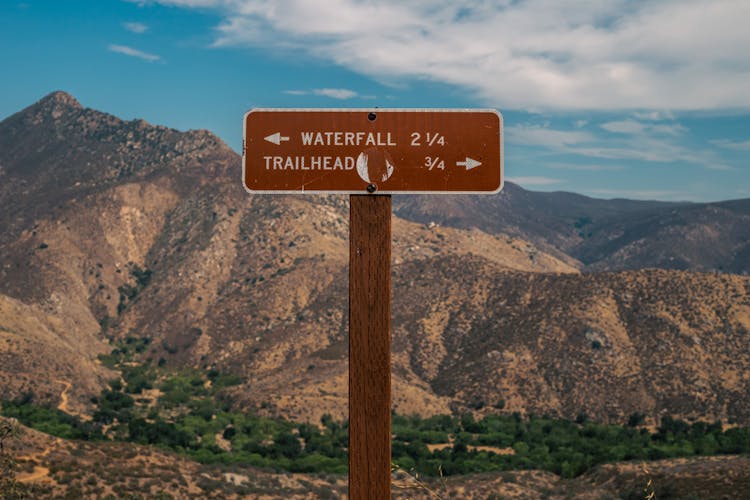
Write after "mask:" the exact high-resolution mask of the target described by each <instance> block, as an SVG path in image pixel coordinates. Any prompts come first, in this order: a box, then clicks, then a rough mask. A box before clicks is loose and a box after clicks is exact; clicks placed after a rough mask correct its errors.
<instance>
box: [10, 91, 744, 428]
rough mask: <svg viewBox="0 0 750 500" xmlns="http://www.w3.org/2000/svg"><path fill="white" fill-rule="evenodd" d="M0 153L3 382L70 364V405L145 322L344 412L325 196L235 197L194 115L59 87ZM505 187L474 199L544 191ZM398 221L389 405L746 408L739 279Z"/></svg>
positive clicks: (63, 371) (617, 412)
mask: <svg viewBox="0 0 750 500" xmlns="http://www.w3.org/2000/svg"><path fill="white" fill-rule="evenodd" d="M0 166H2V168H1V169H0V179H1V180H2V182H0V186H2V188H0V203H1V204H2V206H3V208H4V210H3V211H2V216H0V229H2V231H0V233H1V234H2V237H0V295H2V297H0V299H1V300H0V306H1V307H2V315H0V327H2V332H0V335H2V339H3V340H2V341H1V342H0V356H1V357H2V359H3V365H2V368H0V377H1V378H0V387H2V388H3V393H2V396H3V397H14V396H17V395H19V394H22V393H23V392H24V391H29V390H31V391H33V392H34V393H35V399H36V400H37V401H38V402H45V401H46V402H51V403H53V404H55V405H57V404H59V403H60V402H61V401H62V393H63V391H64V390H65V389H66V387H67V386H66V383H70V384H71V388H70V389H69V391H68V392H67V393H66V397H67V398H68V401H69V404H70V405H71V406H72V407H74V408H78V409H79V410H80V411H83V410H85V407H86V405H87V401H88V400H89V398H90V396H92V395H95V394H97V393H98V391H99V389H100V388H101V387H102V386H103V385H104V382H105V381H106V380H107V378H110V377H112V376H113V374H111V373H108V372H106V371H105V370H104V369H103V368H102V367H101V366H100V365H99V364H97V362H96V357H97V355H98V354H99V353H102V352H106V351H107V350H108V349H110V348H111V347H110V346H109V344H108V341H109V339H110V338H113V337H124V336H127V335H132V336H137V337H148V338H149V339H152V342H151V344H150V345H151V348H150V350H149V351H148V352H146V353H145V354H144V361H148V362H151V363H159V362H161V363H166V364H167V365H168V366H174V367H182V366H193V367H201V368H205V367H218V368H220V369H221V370H224V371H230V372H233V373H236V374H240V375H242V376H243V377H244V380H245V383H244V384H243V385H242V386H241V387H239V388H237V389H235V390H234V393H233V395H232V396H233V398H234V401H235V405H236V406H238V407H241V408H260V407H263V409H264V411H266V412H270V413H275V414H280V415H284V416H288V417H291V418H295V419H305V420H313V421H317V420H318V419H319V418H320V416H321V415H322V414H323V413H331V414H333V415H335V416H337V417H343V416H344V415H345V414H346V391H347V389H346V357H347V356H346V355H347V352H346V346H347V340H346V317H347V312H346V303H347V301H346V293H347V292H346V290H347V285H346V279H347V272H346V265H347V251H348V250H347V249H348V242H347V235H348V213H347V206H348V203H347V199H346V197H342V196H304V197H303V196H299V197H295V196H249V195H247V193H245V192H244V190H243V189H242V186H241V184H240V181H239V178H240V175H239V173H240V166H239V158H238V156H237V155H236V154H235V153H234V152H233V151H231V150H230V149H229V148H228V147H227V146H226V145H225V144H223V143H222V142H221V141H220V140H219V139H218V138H216V137H215V136H213V135H211V134H210V133H208V132H205V131H191V132H179V131H175V130H171V129H167V128H165V127H159V126H152V125H149V124H147V123H145V122H143V121H138V120H136V121H130V122H127V121H122V120H120V119H118V118H116V117H113V116H111V115H107V114H105V113H101V112H98V111H95V110H91V109H88V108H85V107H83V106H81V105H80V104H79V103H78V102H77V101H75V99H73V98H72V97H71V96H69V95H67V94H64V93H55V94H52V95H50V96H48V97H46V98H45V99H43V100H42V101H40V102H39V103H37V104H35V105H33V106H31V107H29V108H27V109H26V110H23V111H21V112H19V113H17V114H16V115H13V116H12V117H10V118H8V119H6V120H4V121H3V122H1V123H0ZM513 189H514V192H515V194H514V196H516V195H519V192H517V191H518V190H519V189H520V188H513ZM524 193H525V192H523V190H521V192H520V195H523V196H520V195H519V196H520V197H519V196H516V198H512V197H511V198H508V197H506V198H503V200H504V201H502V202H500V198H497V199H494V198H493V200H494V201H495V202H497V207H502V208H503V210H505V211H506V212H507V215H508V216H509V217H510V216H511V215H513V214H516V215H518V214H519V213H521V212H523V211H524V210H526V211H527V212H524V213H527V215H528V217H531V218H532V219H533V218H535V217H536V218H537V219H538V218H539V217H541V215H540V214H542V213H546V212H547V211H549V210H550V209H551V208H550V207H552V208H555V207H557V206H558V205H555V204H552V205H550V204H549V203H548V204H547V205H543V206H541V207H537V209H535V210H532V209H531V208H529V206H531V205H533V204H534V203H536V201H535V200H537V198H535V197H534V196H531V195H528V193H526V194H524ZM500 196H502V195H500ZM579 198H580V197H579ZM514 199H515V200H520V201H513V200H514ZM471 200H473V201H472V202H471V203H470V204H469V205H467V206H466V207H462V208H463V211H462V212H461V216H462V217H463V218H464V219H462V220H465V219H466V218H467V217H470V216H471V213H470V212H471V207H473V206H475V205H476V207H477V208H481V207H482V206H483V205H481V203H479V202H478V201H477V199H476V198H471ZM576 200H577V201H576V203H578V204H579V205H577V206H578V208H576V210H579V209H580V210H582V208H580V207H581V206H584V208H585V206H587V205H585V203H584V202H585V200H583V201H581V200H580V199H578V198H576ZM537 201H538V200H537ZM548 201H549V200H548ZM573 201H575V200H573ZM452 203H453V205H451V206H455V203H456V200H455V199H453V201H452ZM477 203H479V204H477ZM514 203H516V205H514ZM581 203H583V205H580V204H581ZM605 205H606V203H605V202H601V203H598V204H597V207H599V208H602V209H604V208H606V207H605ZM659 207H660V206H657V205H655V206H654V207H651V208H659ZM444 208H446V210H448V209H449V208H450V206H446V207H444ZM640 208H643V206H641V205H638V204H633V203H624V204H623V203H619V205H618V207H615V209H612V210H610V211H609V212H607V213H609V214H610V215H612V214H614V215H616V214H617V213H620V212H623V211H625V212H627V213H628V214H631V215H632V214H635V213H637V212H638V211H639V210H640ZM646 208H648V207H646ZM403 213H406V212H403ZM575 213H578V212H575ZM480 215H481V217H480V216H479V215H478V216H477V217H478V219H477V220H478V221H479V222H481V221H482V220H484V221H486V220H488V218H491V217H492V216H493V212H489V211H486V210H485V211H483V212H481V214H480ZM505 215H506V214H505V213H504V212H502V211H501V212H494V216H495V217H504V216H505ZM614 215H612V216H614ZM528 217H526V218H523V217H522V218H518V217H516V216H515V215H514V216H513V217H512V219H513V220H515V221H516V222H518V223H519V224H520V223H522V222H523V221H526V220H531V219H529V218H528ZM411 218H412V219H413V220H411V221H409V220H406V219H403V218H399V217H395V218H394V240H393V246H394V261H393V264H394V268H393V282H394V291H393V311H394V317H393V326H394V328H393V336H394V352H393V375H394V404H395V407H396V410H397V411H399V412H402V413H423V414H432V413H442V412H448V411H464V410H466V409H472V410H475V411H478V412H480V413H481V412H490V411H504V412H511V411H521V412H533V413H549V414H556V415H563V416H566V417H575V416H576V415H578V414H579V413H586V414H588V415H589V416H590V417H591V418H596V419H601V420H608V421H613V420H614V421H622V419H623V418H626V417H627V415H629V414H630V413H631V412H634V411H639V412H644V413H647V414H648V415H649V416H650V417H652V418H656V417H658V415H660V414H661V413H664V412H669V413H672V414H674V415H678V416H684V417H686V418H687V417H695V418H703V419H710V418H722V419H724V420H733V421H737V422H742V423H747V422H748V420H749V418H748V417H750V415H749V414H748V406H747V402H746V398H744V397H742V395H743V394H745V393H746V392H747V389H748V385H747V384H748V374H749V373H750V364H749V362H750V360H748V354H747V350H746V345H747V335H748V329H749V328H750V325H749V324H748V285H747V281H748V278H746V277H739V276H733V275H728V274H727V275H715V274H701V273H695V272H665V271H658V270H642V271H635V272H626V273H597V274H580V272H579V269H580V268H581V267H582V265H581V263H580V262H578V261H577V260H576V259H574V258H572V257H571V256H569V255H565V254H564V253H562V250H561V249H560V248H557V249H554V248H553V245H552V244H551V243H549V242H546V243H545V242H543V241H542V242H541V243H539V244H534V243H532V242H531V241H530V240H528V239H524V238H522V237H521V233H520V232H519V231H513V232H512V234H514V235H515V236H511V235H509V233H503V232H502V231H500V230H498V229H497V228H495V229H494V230H492V231H489V230H488V231H483V230H482V225H481V224H476V225H461V224H456V223H454V222H455V221H454V220H453V219H451V218H450V217H447V216H446V218H445V220H444V221H443V222H444V223H443V224H435V223H434V222H432V221H430V220H426V219H425V220H421V221H416V220H417V219H416V217H411ZM545 220H547V219H545ZM543 222H544V220H541V219H540V222H539V224H542V223H543ZM547 222H549V221H548V220H547ZM544 224H546V222H544ZM544 224H542V226H544ZM542 226H540V227H542ZM535 227H536V226H535ZM544 227H546V226H544ZM566 234H567V233H566ZM738 234H739V233H738ZM561 238H562V236H561ZM571 238H572V239H570V238H568V236H565V238H562V239H561V240H560V241H561V242H562V241H565V242H567V243H565V244H566V245H570V244H573V243H574V242H575V241H577V239H576V238H580V236H578V237H572V236H571ZM545 249H546V250H545Z"/></svg>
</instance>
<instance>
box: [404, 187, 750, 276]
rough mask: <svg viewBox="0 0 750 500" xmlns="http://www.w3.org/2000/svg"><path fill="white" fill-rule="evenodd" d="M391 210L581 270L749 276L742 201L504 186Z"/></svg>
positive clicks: (748, 234)
mask: <svg viewBox="0 0 750 500" xmlns="http://www.w3.org/2000/svg"><path fill="white" fill-rule="evenodd" d="M394 211H395V213H396V214H397V215H398V216H399V217H403V218H405V219H408V220H414V221H420V222H429V221H434V222H437V223H440V224H443V225H448V226H451V227H457V228H468V227H474V228H477V229H479V230H481V231H485V232H488V233H492V234H511V235H514V236H516V237H518V238H521V239H524V240H527V241H530V242H532V243H534V244H535V245H537V246H538V247H539V248H541V249H543V250H544V251H546V252H549V253H551V254H553V255H555V256H556V257H558V258H563V259H565V258H568V259H570V258H572V259H575V260H576V261H579V262H580V265H581V268H582V269H583V270H586V271H618V270H635V269H644V268H661V269H680V270H696V271H719V272H727V273H735V274H748V273H750V200H736V201H728V202H721V203H666V202H654V201H633V200H620V199H615V200H599V199H595V198H588V197H586V196H582V195H578V194H573V193H565V192H553V193H538V192H533V191H526V190H524V189H522V188H520V187H518V186H516V185H514V184H512V183H506V185H505V187H504V188H503V191H502V192H501V193H500V194H499V195H498V196H463V197H459V196H439V197H438V196H425V195H422V196H408V197H406V196H399V197H395V199H394ZM570 262H571V263H572V262H573V261H570Z"/></svg>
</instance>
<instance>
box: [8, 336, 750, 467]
mask: <svg viewBox="0 0 750 500" xmlns="http://www.w3.org/2000/svg"><path fill="white" fill-rule="evenodd" d="M148 345H149V340H148V339H143V338H137V337H134V336H131V337H128V338H126V339H125V340H124V341H122V342H120V343H119V344H118V345H117V347H116V348H115V349H114V350H113V351H112V353H110V354H109V355H107V356H103V357H102V358H101V359H102V361H103V362H104V363H105V364H106V365H107V366H110V367H112V368H115V369H119V370H120V371H121V373H122V379H121V380H120V379H117V380H113V381H111V383H110V386H109V387H108V388H107V389H105V390H104V391H102V393H101V394H100V396H98V397H97V398H94V399H93V402H94V403H95V404H96V406H97V409H96V411H95V412H94V414H93V419H92V421H90V422H84V421H81V420H79V419H78V418H77V417H74V416H71V415H68V414H66V413H64V412H62V411H60V410H57V409H53V408H47V407H42V406H38V405H36V404H34V402H33V397H31V396H27V397H25V398H19V399H17V400H14V401H6V402H4V403H3V404H2V414H3V415H6V416H9V417H14V418H17V419H18V420H19V421H21V422H22V423H23V424H25V425H27V426H29V427H32V428H34V429H37V430H39V431H42V432H46V433H48V434H52V435H55V436H59V437H62V438H67V439H77V440H102V439H109V440H117V441H127V442H132V443H137V444H142V445H152V446H157V447H160V448H164V449H168V450H172V451H175V452H177V453H180V454H182V455H185V456H188V457H190V458H192V459H194V460H196V461H198V462H201V463H204V464H224V465H238V466H246V465H249V466H255V467H262V468H267V469H271V470H275V471H291V472H304V473H334V474H339V473H340V474H344V473H346V472H347V462H348V458H347V446H348V424H347V423H346V422H337V421H335V420H333V419H332V418H331V417H330V416H324V417H323V418H322V419H321V422H320V425H311V424H307V423H297V422H290V421H287V420H284V419H280V418H267V417H261V416H258V415H255V414H252V413H242V412H237V411H233V410H232V408H231V404H230V400H229V398H228V397H227V394H226V391H225V389H226V388H227V387H230V386H233V385H237V384H239V383H241V382H242V379H241V378H240V377H238V376H236V375H233V374H226V373H221V372H220V371H219V370H217V369H215V368H210V369H208V370H197V369H182V370H175V369H169V368H167V367H166V366H152V365H149V364H143V363H139V362H138V361H137V359H138V358H139V357H140V354H141V353H144V352H145V351H146V349H147V346H148ZM496 406H502V405H496ZM642 423H643V416H642V415H640V414H633V415H632V416H631V417H630V418H629V419H628V422H627V424H626V425H611V424H600V423H595V422H591V421H589V419H588V418H587V417H586V416H585V415H584V414H581V415H579V417H578V418H577V419H576V420H575V421H568V420H560V419H553V418H547V417H538V416H530V417H522V416H521V415H519V414H512V415H507V414H506V415H488V416H485V417H484V418H482V419H481V420H475V418H474V417H473V416H472V414H471V413H467V414H465V415H462V416H451V415H440V416H433V417H429V418H420V417H417V416H411V417H406V416H401V415H394V417H393V422H392V432H393V436H394V437H393V441H392V456H393V462H394V464H395V466H397V467H399V468H401V469H404V470H406V471H410V472H414V473H419V474H422V475H427V476H436V475H440V474H442V475H446V476H449V475H455V474H467V473H476V472H486V471H509V470H524V469H529V470H530V469H540V470H546V471H550V472H553V473H555V474H558V475H560V476H562V477H565V478H571V477H576V476H578V475H580V474H583V473H584V472H586V471H588V470H590V469H591V468H592V467H594V466H596V465H599V464H602V463H607V462H620V461H628V460H655V459H663V458H675V457H691V456H696V455H717V454H742V453H750V429H748V428H731V429H727V430H724V429H723V426H722V424H721V422H714V423H706V422H695V423H692V424H689V423H686V422H683V421H681V420H677V419H673V418H671V417H669V416H665V417H664V418H663V419H662V421H661V425H660V426H659V428H658V429H657V430H656V432H650V431H649V430H648V429H646V428H643V427H640V425H641V424H642Z"/></svg>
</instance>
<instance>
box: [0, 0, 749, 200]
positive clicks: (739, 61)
mask: <svg viewBox="0 0 750 500" xmlns="http://www.w3.org/2000/svg"><path fill="white" fill-rule="evenodd" d="M748 21H750V1H747V0H736V1H731V0H724V1H722V0H712V1H711V0H706V1H703V0H681V1H668V0H662V1H653V0H652V1H639V0H630V1H625V0H580V1H564V0H496V1H490V0H474V1H468V0H412V1H409V0H401V1H397V0H381V1H358V0H154V1H148V0H144V1H131V0H70V1H65V2H61V1H58V0H47V1H36V0H26V1H14V0H4V1H3V2H1V3H0V61H2V67H3V70H4V71H3V77H2V78H0V90H2V92H0V119H2V118H4V117H6V116H9V115H11V114H13V113H14V112H16V111H18V110H20V109H22V108H24V107H25V106H27V105H29V104H31V103H33V102H35V101H36V100H38V99H39V98H41V97H42V96H44V95H45V94H47V93H48V92H51V91H53V90H65V91H67V92H70V93H72V94H73V95H74V96H75V97H76V98H78V99H79V100H80V101H81V102H82V104H83V105H85V106H89V107H94V108H97V109H101V110H104V111H108V112H110V113H113V114H116V115H118V116H121V117H123V118H127V119H132V118H145V119H146V120H148V121H150V122H152V123H156V124H163V125H168V126H171V127H176V128H179V129H190V128H206V129H209V130H212V131H213V132H215V133H217V134H218V135H219V136H221V137H222V138H223V139H224V140H225V141H226V142H227V143H228V144H229V145H230V146H232V147H233V148H235V149H236V150H238V149H239V147H240V144H241V133H242V123H241V122H242V116H243V114H244V112H245V111H247V110H248V109H251V108H253V107H376V106H377V107H433V108H434V107H438V108H471V107H483V108H484V107H491V108H497V109H499V110H500V111H501V112H502V114H503V116H504V120H505V146H506V158H505V167H506V175H507V178H508V179H509V180H511V181H514V182H517V183H519V184H521V185H522V186H524V187H526V188H528V189H536V190H565V191H574V192H579V193H583V194H587V195H590V196H596V197H602V198H615V197H627V198H640V199H663V200H693V201H711V200H722V199H731V198H745V197H750V55H749V53H748V52H749V50H748V48H749V47H750V29H747V28H746V26H745V25H746V24H747V22H748ZM239 182H240V181H239V173H238V183H239Z"/></svg>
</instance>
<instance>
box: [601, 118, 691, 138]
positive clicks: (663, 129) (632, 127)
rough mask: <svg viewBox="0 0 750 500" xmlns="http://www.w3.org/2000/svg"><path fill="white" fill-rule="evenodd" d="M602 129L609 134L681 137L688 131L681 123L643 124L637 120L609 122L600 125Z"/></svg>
mask: <svg viewBox="0 0 750 500" xmlns="http://www.w3.org/2000/svg"><path fill="white" fill-rule="evenodd" d="M600 126H601V128H603V129H604V130H606V131H608V132H614V133H617V134H643V133H651V134H662V135H680V134H682V133H684V132H686V131H687V129H686V128H685V127H683V126H682V125H680V124H679V123H669V124H664V123H658V124H655V123H642V122H638V121H635V120H619V121H613V122H607V123H603V124H602V125H600Z"/></svg>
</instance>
